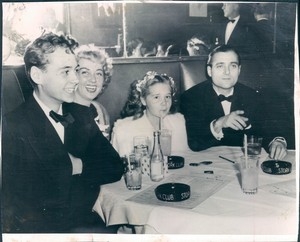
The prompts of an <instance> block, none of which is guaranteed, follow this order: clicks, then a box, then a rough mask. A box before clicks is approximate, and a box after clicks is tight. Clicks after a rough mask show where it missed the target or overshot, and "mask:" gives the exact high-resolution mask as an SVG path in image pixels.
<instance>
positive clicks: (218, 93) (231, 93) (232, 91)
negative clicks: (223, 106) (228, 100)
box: [212, 85, 234, 97]
mask: <svg viewBox="0 0 300 242" xmlns="http://www.w3.org/2000/svg"><path fill="white" fill-rule="evenodd" d="M212 87H213V89H214V91H215V92H216V94H217V96H219V95H220V94H222V93H220V92H218V91H217V90H216V89H215V87H214V85H213V86H212ZM233 93H234V87H233V89H232V90H231V92H230V93H229V94H228V95H226V97H228V96H230V95H233ZM223 95H224V94H223ZM224 96H225V95H224Z"/></svg>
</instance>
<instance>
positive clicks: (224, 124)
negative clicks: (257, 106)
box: [213, 110, 248, 133]
mask: <svg viewBox="0 0 300 242" xmlns="http://www.w3.org/2000/svg"><path fill="white" fill-rule="evenodd" d="M243 114H244V111H242V110H236V111H234V112H231V113H230V114H228V115H225V116H223V117H221V118H219V119H217V120H216V122H215V123H214V125H213V128H214V130H215V131H216V132H217V133H219V132H220V131H221V130H222V129H223V128H232V129H234V130H243V129H245V128H246V127H247V124H246V122H247V121H248V118H246V117H244V116H241V115H243Z"/></svg>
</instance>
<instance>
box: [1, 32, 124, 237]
mask: <svg viewBox="0 0 300 242" xmlns="http://www.w3.org/2000/svg"><path fill="white" fill-rule="evenodd" d="M77 46H78V43H77V42H76V41H75V40H74V39H72V38H70V37H65V36H58V35H55V34H52V33H50V34H46V35H43V36H41V37H39V38H38V39H36V40H35V41H34V42H33V43H32V44H30V45H29V46H28V47H27V48H26V51H25V55H24V62H25V67H26V71H27V74H28V77H29V79H30V81H31V82H32V84H33V85H34V92H33V95H32V96H31V97H30V98H29V99H28V100H27V101H26V102H25V103H24V104H22V105H21V106H19V107H18V108H17V109H16V110H14V111H13V112H11V113H9V114H7V115H6V116H5V117H4V119H3V136H2V148H3V149H2V154H3V156H2V168H3V170H2V171H3V172H2V175H3V186H2V192H3V194H2V198H3V200H2V206H3V209H2V211H3V213H4V216H3V217H2V224H3V232H7V233H9V232H12V233H18V232H21V233H27V232H30V233H33V232H34V233H36V232H39V233H46V232H70V231H75V232H80V230H76V228H83V227H85V226H86V227H88V226H91V227H92V226H99V229H100V228H101V226H102V227H105V225H104V223H103V221H102V220H101V219H100V217H99V216H98V215H97V214H95V213H93V212H92V208H93V205H94V203H95V201H96V199H97V196H98V195H99V189H100V185H101V184H103V183H108V182H114V181H117V180H119V179H120V178H121V175H122V172H123V167H122V164H121V160H120V157H119V155H118V154H117V152H116V151H115V150H114V149H113V148H112V147H111V145H110V144H109V143H108V141H107V139H106V138H105V137H104V136H103V135H102V133H101V132H99V134H100V135H98V136H97V135H94V136H91V137H92V138H90V139H85V141H84V142H82V144H81V146H80V147H79V149H80V155H77V156H75V154H72V153H73V152H72V149H71V148H70V147H71V146H70V144H65V138H66V136H67V135H68V132H66V131H67V130H68V129H69V128H70V129H71V128H72V125H76V127H77V128H78V129H83V127H82V126H85V125H90V124H88V123H84V122H82V121H80V120H76V119H75V117H72V116H70V115H68V114H66V113H65V110H64V107H63V105H62V103H63V102H67V103H69V102H72V101H73V99H74V92H75V90H76V88H77V85H78V80H77V76H76V69H77V61H76V58H75V55H74V52H73V50H74V48H75V47H77ZM4 95H5V94H4ZM59 114H64V116H65V117H62V116H59ZM95 128H97V127H95ZM90 129H91V128H90ZM86 130H87V129H86V128H84V129H83V132H81V133H84V135H86V136H88V135H89V133H88V132H85V131H86ZM76 138H78V137H76ZM69 146H70V147H69ZM91 156H92V157H91ZM113 166H114V167H113ZM105 169H106V170H105ZM107 176H109V177H107ZM83 231H84V232H92V231H89V230H86V229H84V228H83ZM81 232H82V231H81Z"/></svg>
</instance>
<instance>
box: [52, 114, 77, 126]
mask: <svg viewBox="0 0 300 242" xmlns="http://www.w3.org/2000/svg"><path fill="white" fill-rule="evenodd" d="M49 115H50V117H51V118H53V119H54V121H55V122H56V123H58V122H60V123H61V124H62V125H63V126H64V127H65V128H66V127H68V125H69V124H71V123H73V122H74V121H75V119H74V118H73V116H72V114H70V113H66V114H64V115H60V114H58V113H56V112H54V111H50V113H49Z"/></svg>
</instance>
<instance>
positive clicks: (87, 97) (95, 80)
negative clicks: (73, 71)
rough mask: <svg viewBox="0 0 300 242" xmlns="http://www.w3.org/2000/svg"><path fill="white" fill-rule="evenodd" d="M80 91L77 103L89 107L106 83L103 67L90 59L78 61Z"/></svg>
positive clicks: (77, 93) (78, 91) (77, 95)
mask: <svg viewBox="0 0 300 242" xmlns="http://www.w3.org/2000/svg"><path fill="white" fill-rule="evenodd" d="M78 65H79V68H78V72H77V75H78V79H79V84H78V89H77V91H76V102H79V103H81V104H83V105H87V106H89V105H90V103H91V101H92V100H94V99H95V98H96V97H97V96H98V95H99V93H100V92H101V90H102V87H103V82H104V72H103V65H102V64H100V63H97V62H96V61H95V62H94V61H92V60H89V59H84V58H82V59H80V60H79V61H78Z"/></svg>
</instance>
